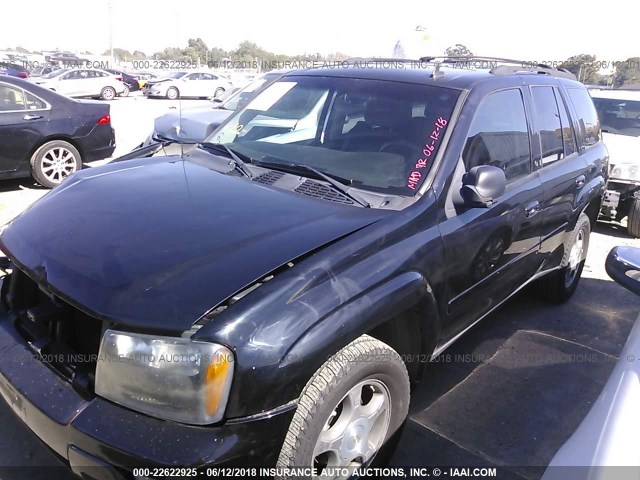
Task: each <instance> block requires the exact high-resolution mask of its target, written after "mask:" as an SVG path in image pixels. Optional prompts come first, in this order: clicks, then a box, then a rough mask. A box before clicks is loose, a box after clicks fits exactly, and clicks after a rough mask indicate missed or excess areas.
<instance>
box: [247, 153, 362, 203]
mask: <svg viewBox="0 0 640 480" xmlns="http://www.w3.org/2000/svg"><path fill="white" fill-rule="evenodd" d="M256 164H257V165H259V166H261V167H267V168H272V169H274V170H285V171H287V170H288V171H293V172H296V173H301V172H307V173H309V172H311V173H313V174H314V175H315V176H316V178H319V179H321V180H324V181H325V182H328V183H329V184H330V185H331V186H332V187H333V188H334V189H336V190H338V191H339V192H340V193H342V194H343V195H345V196H347V197H349V198H350V199H351V200H353V201H354V202H356V203H357V204H359V205H360V206H362V207H365V208H371V204H370V203H369V202H367V201H366V200H363V199H362V198H360V196H359V195H357V194H354V193H353V192H350V191H349V186H348V185H345V184H344V183H342V182H340V181H338V180H336V178H335V175H330V174H327V173H324V172H322V171H320V170H318V169H317V168H314V167H310V166H309V165H305V164H303V163H280V162H256Z"/></svg>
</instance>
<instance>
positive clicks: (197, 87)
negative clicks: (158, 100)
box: [142, 71, 233, 100]
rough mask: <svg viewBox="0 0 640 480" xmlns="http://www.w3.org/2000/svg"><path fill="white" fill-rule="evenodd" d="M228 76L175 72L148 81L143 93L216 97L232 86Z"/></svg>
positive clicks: (171, 96)
mask: <svg viewBox="0 0 640 480" xmlns="http://www.w3.org/2000/svg"><path fill="white" fill-rule="evenodd" d="M232 87H233V84H232V83H231V81H229V79H228V78H225V77H223V76H220V75H214V74H213V73H209V72H188V71H187V72H175V73H172V74H171V75H168V76H166V77H163V78H158V79H155V80H151V81H149V82H147V84H146V85H145V87H144V90H143V92H142V93H144V95H146V96H148V97H166V98H168V99H170V100H175V99H176V98H180V97H201V98H215V97H218V96H220V95H222V94H223V93H224V92H225V91H226V90H228V89H229V88H232Z"/></svg>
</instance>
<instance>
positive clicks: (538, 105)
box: [531, 87, 576, 166]
mask: <svg viewBox="0 0 640 480" xmlns="http://www.w3.org/2000/svg"><path fill="white" fill-rule="evenodd" d="M531 95H532V98H533V103H534V107H535V118H536V126H537V129H538V131H539V133H540V147H541V149H540V151H541V158H536V164H539V165H540V166H546V165H549V164H551V163H554V162H556V161H558V160H562V159H563V158H564V157H565V156H567V155H571V154H572V153H574V152H575V151H576V150H575V140H574V137H573V129H572V127H571V124H570V123H569V117H568V115H567V111H566V107H565V105H564V102H563V100H562V98H561V97H560V94H559V92H558V90H557V89H556V88H554V87H532V88H531Z"/></svg>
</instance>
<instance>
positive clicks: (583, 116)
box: [567, 88, 600, 147]
mask: <svg viewBox="0 0 640 480" xmlns="http://www.w3.org/2000/svg"><path fill="white" fill-rule="evenodd" d="M567 91H568V92H569V98H570V99H571V103H572V104H573V108H574V109H575V111H576V115H577V116H578V124H579V126H580V140H581V143H582V145H583V146H585V147H588V146H591V145H594V144H596V143H598V142H599V141H600V120H599V119H598V114H597V112H596V109H595V107H594V106H593V101H592V100H591V96H590V95H589V92H587V89H586V88H568V89H567Z"/></svg>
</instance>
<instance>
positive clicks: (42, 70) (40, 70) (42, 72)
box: [30, 64, 59, 78]
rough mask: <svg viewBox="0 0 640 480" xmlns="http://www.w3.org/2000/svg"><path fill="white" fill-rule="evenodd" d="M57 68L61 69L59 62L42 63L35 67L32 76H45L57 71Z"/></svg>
mask: <svg viewBox="0 0 640 480" xmlns="http://www.w3.org/2000/svg"><path fill="white" fill-rule="evenodd" d="M56 70H59V68H58V66H57V64H50V65H41V66H39V67H37V68H34V69H33V71H32V72H31V75H30V76H31V77H36V78H37V77H45V76H47V75H49V74H50V73H53V72H55V71H56Z"/></svg>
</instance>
